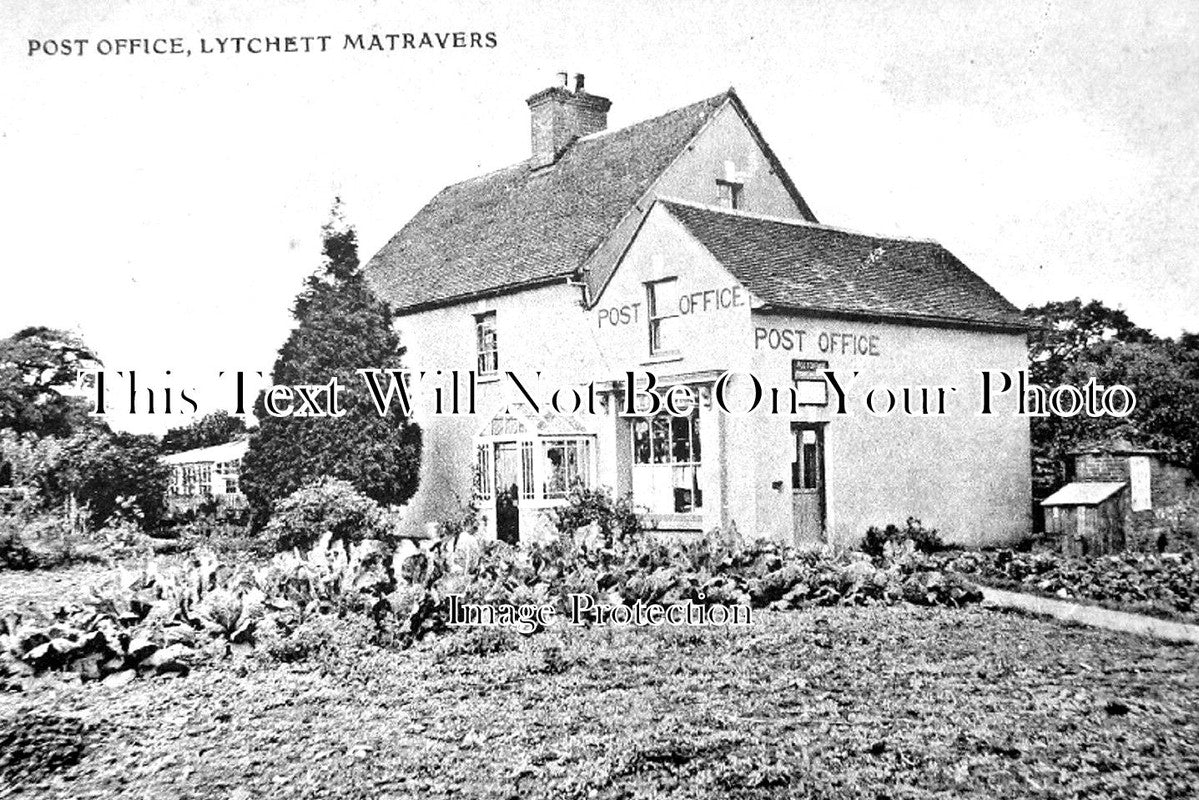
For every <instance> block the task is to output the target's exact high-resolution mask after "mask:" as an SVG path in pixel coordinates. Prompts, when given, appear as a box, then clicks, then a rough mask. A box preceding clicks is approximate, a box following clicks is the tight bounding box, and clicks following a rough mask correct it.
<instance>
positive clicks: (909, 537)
mask: <svg viewBox="0 0 1199 800" xmlns="http://www.w3.org/2000/svg"><path fill="white" fill-rule="evenodd" d="M908 545H910V546H911V547H912V548H914V549H915V550H916V551H917V552H920V553H936V552H938V551H940V550H943V549H944V548H945V544H944V543H943V542H942V541H941V536H940V534H938V533H937V530H936V529H935V528H925V527H924V526H923V525H921V524H920V520H918V519H916V518H915V517H908V520H907V522H906V523H905V524H904V527H902V528H900V527H899V526H897V525H888V526H887V527H885V528H876V527H874V526H871V527H870V528H868V529H867V530H866V536H865V537H863V539H862V544H861V546H860V549H861V551H862V552H863V553H865V554H866V555H868V556H870V557H871V558H875V559H881V558H883V557H884V556H885V555H886V553H887V548H888V547H890V548H893V549H895V548H899V549H902V548H904V547H905V546H908Z"/></svg>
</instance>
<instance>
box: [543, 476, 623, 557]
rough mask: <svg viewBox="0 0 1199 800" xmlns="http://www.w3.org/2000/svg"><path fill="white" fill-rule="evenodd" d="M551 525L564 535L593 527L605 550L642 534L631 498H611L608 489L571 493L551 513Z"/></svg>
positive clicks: (579, 490) (580, 490) (581, 490)
mask: <svg viewBox="0 0 1199 800" xmlns="http://www.w3.org/2000/svg"><path fill="white" fill-rule="evenodd" d="M554 524H555V526H556V527H557V529H558V530H559V531H561V532H563V533H567V534H573V533H575V532H576V531H578V530H579V529H580V528H586V527H588V526H590V525H593V524H594V525H595V526H596V527H597V529H598V531H599V534H600V536H601V537H602V538H603V542H604V546H605V547H612V546H614V545H617V544H624V543H628V542H630V541H632V540H633V539H634V538H636V537H637V536H639V535H640V534H641V533H642V532H643V531H644V528H643V527H642V524H641V517H640V515H639V514H637V512H636V510H635V508H634V506H633V499H632V496H631V495H626V496H624V497H619V498H614V497H613V496H612V493H611V492H610V491H608V490H607V489H575V490H573V491H572V492H571V493H570V496H569V498H568V503H567V504H566V505H565V506H562V507H560V508H557V509H555V510H554Z"/></svg>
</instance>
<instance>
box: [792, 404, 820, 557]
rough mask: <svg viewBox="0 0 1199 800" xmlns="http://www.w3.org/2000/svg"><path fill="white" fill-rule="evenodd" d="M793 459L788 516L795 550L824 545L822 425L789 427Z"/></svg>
mask: <svg viewBox="0 0 1199 800" xmlns="http://www.w3.org/2000/svg"><path fill="white" fill-rule="evenodd" d="M791 433H792V436H793V438H794V440H795V455H794V460H793V461H792V462H791V512H792V520H793V524H794V526H795V528H794V535H795V545H796V547H811V546H813V545H818V544H822V543H823V542H824V541H825V534H824V519H825V500H824V424H823V423H814V424H811V423H796V424H794V425H792V426H791Z"/></svg>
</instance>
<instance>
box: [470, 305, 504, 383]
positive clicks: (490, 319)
mask: <svg viewBox="0 0 1199 800" xmlns="http://www.w3.org/2000/svg"><path fill="white" fill-rule="evenodd" d="M475 344H476V352H477V354H478V357H477V360H476V371H477V372H478V374H479V375H494V374H495V373H496V372H498V371H499V368H500V353H499V349H498V346H497V344H496V337H495V312H494V311H488V312H486V313H483V314H477V315H475Z"/></svg>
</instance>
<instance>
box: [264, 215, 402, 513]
mask: <svg viewBox="0 0 1199 800" xmlns="http://www.w3.org/2000/svg"><path fill="white" fill-rule="evenodd" d="M323 252H324V256H325V264H324V267H323V269H321V270H320V271H319V272H318V273H317V274H314V275H312V276H310V277H309V278H308V280H307V282H306V284H305V287H304V290H303V291H302V292H301V293H300V295H299V297H297V298H296V302H295V306H294V308H293V312H292V313H293V316H294V317H295V319H296V321H297V325H296V327H295V328H294V329H293V330H292V332H291V335H290V336H289V337H288V339H287V341H286V342H285V343H284V344H283V347H282V348H281V349H280V350H279V356H278V359H277V360H276V361H275V367H274V373H273V379H274V382H275V383H276V384H286V385H292V386H294V385H304V384H315V385H322V386H323V385H327V384H328V383H329V381H330V380H331V379H333V378H337V380H338V382H339V384H340V386H341V387H342V391H341V407H342V408H343V409H344V411H345V414H344V415H343V416H341V417H328V416H326V417H313V416H307V417H297V416H288V417H273V416H270V415H268V414H267V413H266V407H265V399H264V398H265V393H262V394H260V395H259V396H258V400H257V402H256V403H255V406H254V410H255V414H256V416H257V417H258V419H259V421H260V424H259V425H258V427H257V428H256V429H255V430H254V432H253V433H252V434H251V436H250V448H249V451H248V453H247V454H246V458H245V461H244V464H243V471H242V485H243V489H244V491H245V493H246V497H247V499H248V500H249V502H250V506H251V509H252V511H253V513H254V521H255V524H256V525H257V526H261V525H263V524H265V522H266V519H267V518H268V516H269V514H270V512H271V510H272V507H273V506H274V504H276V503H277V502H279V501H280V500H282V499H283V498H285V497H287V496H288V495H290V494H292V493H293V492H295V491H296V490H298V489H300V488H302V487H303V486H305V485H308V484H310V483H312V482H314V481H316V480H318V479H321V478H324V477H333V478H340V479H342V480H344V481H346V482H348V483H349V484H350V485H352V486H353V487H354V488H356V489H357V490H358V491H360V492H361V493H362V494H364V495H366V496H367V497H369V498H371V499H372V500H374V501H376V502H378V503H380V504H382V505H398V504H401V503H404V502H406V501H407V500H408V499H409V498H410V497H412V495H413V493H414V492H415V491H416V486H417V481H418V479H419V466H420V453H421V434H420V429H419V428H418V427H417V426H416V425H415V424H414V423H412V422H411V421H410V420H408V419H407V418H406V417H405V416H404V415H403V413H402V412H401V410H400V409H399V408H398V407H397V405H396V404H394V403H393V404H392V406H391V408H390V410H389V412H388V414H387V415H386V416H385V417H381V416H380V415H379V414H378V412H377V411H376V410H375V407H374V405H373V404H372V403H371V401H370V397H369V395H368V394H367V392H366V391H365V389H364V387H363V384H362V378H361V376H359V375H358V374H357V372H356V371H357V370H359V369H368V368H378V369H394V368H398V367H399V366H400V361H401V357H402V355H403V350H402V348H401V346H400V341H399V337H398V335H397V334H396V332H395V330H394V328H393V327H392V313H391V310H390V308H389V307H388V306H387V304H386V303H384V302H382V301H380V300H379V299H378V298H377V297H375V295H374V294H373V293H372V292H371V290H370V287H369V286H368V285H367V283H366V279H365V276H364V275H363V273H362V270H361V268H360V266H359V262H358V240H357V235H356V233H355V232H354V229H353V228H352V227H349V226H347V225H346V224H345V223H344V221H343V220H342V219H341V215H340V210H339V207H338V206H337V205H335V206H334V212H333V219H332V220H331V221H330V222H329V223H328V224H326V225H325V227H324V248H323Z"/></svg>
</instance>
